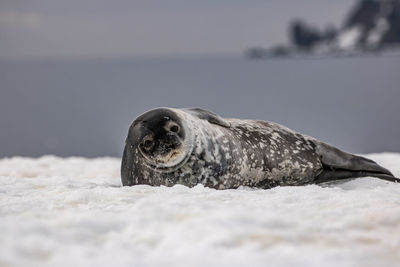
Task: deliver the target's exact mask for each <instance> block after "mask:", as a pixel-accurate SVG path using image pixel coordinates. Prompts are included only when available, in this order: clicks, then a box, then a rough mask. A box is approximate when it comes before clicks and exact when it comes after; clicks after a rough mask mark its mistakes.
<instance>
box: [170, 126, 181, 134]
mask: <svg viewBox="0 0 400 267" xmlns="http://www.w3.org/2000/svg"><path fill="white" fill-rule="evenodd" d="M169 130H170V131H171V132H174V133H177V132H179V126H178V125H176V124H174V125H171V127H169Z"/></svg>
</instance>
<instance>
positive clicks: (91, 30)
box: [0, 0, 355, 59]
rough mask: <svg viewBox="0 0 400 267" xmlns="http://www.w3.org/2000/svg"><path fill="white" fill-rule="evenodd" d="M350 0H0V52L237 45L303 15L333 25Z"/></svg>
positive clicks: (273, 40) (7, 55)
mask: <svg viewBox="0 0 400 267" xmlns="http://www.w3.org/2000/svg"><path fill="white" fill-rule="evenodd" d="M354 3H355V1H352V0H335V1H331V0H318V1H317V0H292V1H288V0H268V1H262V0H246V1H238V0H213V1H210V0H202V1H200V0H197V1H195V0H169V1H165V0H113V1H107V0H68V1H61V0H35V1H31V0H18V1H15V0H1V1H0V59H21V58H99V57H100V58H107V57H137V56H139V57H140V56H169V55H181V54H213V53H240V52H242V51H243V50H244V49H246V48H248V47H252V46H270V45H274V44H278V43H283V42H286V41H287V24H288V22H289V21H290V20H292V19H293V18H304V19H305V20H306V21H307V22H309V23H311V24H315V25H319V26H320V27H321V28H324V27H326V26H327V25H330V24H333V25H335V26H336V27H339V26H340V24H341V21H342V20H343V18H344V16H345V15H346V14H347V13H348V11H349V8H350V7H351V6H352V5H353V4H354Z"/></svg>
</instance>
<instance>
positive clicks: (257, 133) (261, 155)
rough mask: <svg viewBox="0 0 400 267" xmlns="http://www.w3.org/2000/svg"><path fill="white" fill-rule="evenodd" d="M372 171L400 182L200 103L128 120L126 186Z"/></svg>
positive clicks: (314, 143) (374, 167) (270, 183)
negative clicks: (202, 107)
mask: <svg viewBox="0 0 400 267" xmlns="http://www.w3.org/2000/svg"><path fill="white" fill-rule="evenodd" d="M364 176H373V177H377V178H381V179H384V180H388V181H397V182H400V179H398V178H395V177H394V176H393V175H392V174H391V173H390V171H388V170H387V169H385V168H383V167H381V166H379V165H378V164H376V163H375V162H374V161H372V160H369V159H366V158H363V157H360V156H356V155H352V154H349V153H346V152H343V151H341V150H339V149H337V148H335V147H332V146H330V145H328V144H325V143H323V142H321V141H318V140H316V139H315V138H312V137H309V136H306V135H303V134H300V133H297V132H294V131H292V130H290V129H288V128H286V127H284V126H281V125H279V124H276V123H273V122H268V121H257V120H241V119H225V118H221V117H220V116H218V115H217V114H214V113H212V112H210V111H206V110H203V109H199V108H187V109H175V108H157V109H153V110H150V111H148V112H146V113H144V114H142V115H141V116H139V117H138V118H137V119H136V120H135V121H134V122H133V123H132V125H131V126H130V128H129V133H128V137H127V138H126V142H125V149H124V152H123V157H122V166H121V179H122V184H123V185H124V186H126V185H127V186H132V185H138V184H147V185H153V186H159V185H165V186H173V185H175V184H182V185H186V186H189V187H192V186H195V185H197V184H203V185H204V186H207V187H212V188H216V189H228V188H238V187H239V186H251V187H259V188H271V187H274V186H285V185H305V184H314V183H322V182H327V181H332V180H340V179H347V178H356V177H364Z"/></svg>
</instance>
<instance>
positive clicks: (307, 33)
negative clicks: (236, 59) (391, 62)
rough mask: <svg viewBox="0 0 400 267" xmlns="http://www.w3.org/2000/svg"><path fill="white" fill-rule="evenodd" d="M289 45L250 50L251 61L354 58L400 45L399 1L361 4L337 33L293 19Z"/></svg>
mask: <svg viewBox="0 0 400 267" xmlns="http://www.w3.org/2000/svg"><path fill="white" fill-rule="evenodd" d="M289 35H290V42H291V43H290V44H289V45H278V46H276V47H272V48H269V49H265V48H251V49H249V50H248V51H247V55H248V56H249V57H251V58H262V57H266V56H287V55H291V54H296V53H297V54H298V53H315V54H345V55H346V54H354V53H360V52H370V51H379V50H382V49H385V48H388V47H393V46H398V45H400V0H360V1H358V3H357V4H356V5H355V7H353V9H352V10H351V11H350V12H349V15H348V16H347V18H346V19H345V21H344V22H343V25H342V26H341V28H340V29H335V27H333V26H329V27H327V28H326V29H322V30H321V29H320V27H318V26H313V25H308V24H307V23H306V22H304V21H303V20H299V19H296V20H294V21H292V22H291V23H290V24H289Z"/></svg>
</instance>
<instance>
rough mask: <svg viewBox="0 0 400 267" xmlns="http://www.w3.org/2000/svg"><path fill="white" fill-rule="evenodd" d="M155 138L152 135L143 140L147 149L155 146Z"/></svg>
mask: <svg viewBox="0 0 400 267" xmlns="http://www.w3.org/2000/svg"><path fill="white" fill-rule="evenodd" d="M153 144H154V142H153V138H152V137H151V136H146V137H145V138H144V139H143V141H142V147H143V148H144V149H146V150H150V149H151V148H152V147H153Z"/></svg>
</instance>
